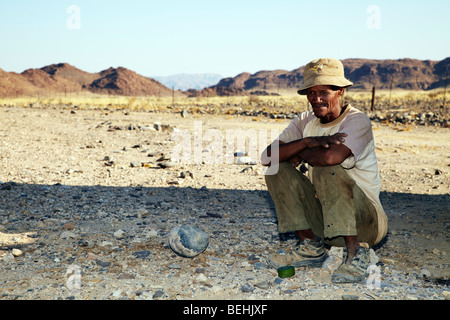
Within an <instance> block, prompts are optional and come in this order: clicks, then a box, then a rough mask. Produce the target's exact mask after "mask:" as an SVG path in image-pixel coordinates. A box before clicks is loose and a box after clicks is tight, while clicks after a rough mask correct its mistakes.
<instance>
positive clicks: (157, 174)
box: [0, 107, 450, 300]
mask: <svg viewBox="0 0 450 320" xmlns="http://www.w3.org/2000/svg"><path fill="white" fill-rule="evenodd" d="M288 123H289V120H287V119H286V120H284V119H269V118H255V117H243V116H225V115H224V116H220V115H216V116H211V115H207V114H205V115H188V116H186V117H181V116H180V114H177V113H171V114H169V113H144V112H142V113H140V112H124V111H111V110H90V111H86V110H70V109H64V108H56V107H55V108H43V109H30V108H19V107H16V108H4V107H2V108H0V299H5V300H15V299H19V300H57V299H62V300H67V299H80V300H109V299H131V300H139V299H146V300H151V299H153V300H156V299H158V300H203V299H219V300H227V299H233V300H254V299H257V300H272V299H276V300H311V299H320V300H322V299H323V300H342V299H353V300H355V299H358V300H380V299H381V300H399V299H402V300H403V299H408V300H445V299H449V298H450V289H449V288H448V279H449V273H450V272H449V257H448V255H447V254H448V249H449V240H448V231H449V226H450V224H449V199H450V197H449V190H450V188H449V181H448V168H449V163H450V160H449V157H450V155H449V153H448V150H450V148H449V147H450V141H449V139H448V130H449V129H448V128H442V127H430V126H416V127H412V126H408V127H402V126H398V125H397V126H388V125H382V124H379V123H376V122H374V123H373V126H374V134H375V139H376V145H377V155H378V161H379V168H380V172H381V176H382V183H383V185H382V194H381V200H382V203H383V205H384V207H385V211H386V213H387V215H388V218H389V228H390V230H389V234H388V236H387V237H386V238H385V239H384V241H383V242H382V243H380V244H379V245H377V246H376V247H375V248H374V251H373V252H372V258H373V263H374V264H375V267H374V273H373V274H372V275H371V278H370V279H371V281H369V282H363V283H357V284H334V283H332V282H331V281H330V278H331V271H330V269H332V268H333V267H334V266H333V263H332V262H335V261H338V260H339V250H336V249H337V248H328V249H329V250H330V254H331V255H332V257H334V258H333V259H334V260H333V259H330V260H329V264H327V265H326V266H324V267H323V268H318V269H301V268H299V269H297V270H296V275H295V276H294V277H291V278H283V279H282V278H278V277H277V273H276V270H271V269H267V267H266V265H265V256H266V255H267V254H269V253H271V252H273V251H277V250H280V249H283V250H288V249H289V248H290V247H292V246H293V245H294V244H295V243H296V239H295V237H294V235H293V234H279V233H278V231H277V220H276V215H275V211H274V207H273V203H272V201H271V198H270V195H269V193H268V192H267V189H266V186H265V182H264V175H263V170H264V168H263V167H262V166H261V165H259V164H242V165H241V164H236V161H237V160H238V159H239V157H234V155H230V156H229V157H223V158H222V161H219V162H218V163H211V161H209V160H208V159H209V158H208V157H207V155H208V150H209V149H208V147H211V146H213V142H212V141H219V140H220V139H218V136H217V135H215V134H217V133H218V132H219V133H221V135H222V138H223V140H224V141H222V142H227V139H225V138H224V137H226V133H227V132H228V133H230V132H231V133H232V131H231V130H233V129H238V128H240V129H243V130H246V131H245V132H247V133H248V132H253V131H251V130H254V132H256V133H257V135H258V137H261V136H262V137H263V138H264V136H263V134H264V133H268V136H269V140H270V130H271V129H276V130H279V131H281V130H282V129H283V128H284V127H286V126H287V124H288ZM180 132H181V133H184V134H185V135H184V136H186V134H189V135H190V138H192V139H188V140H183V141H184V142H183V144H182V143H181V142H180V141H181V140H179V138H177V137H178V135H177V134H179V133H180ZM198 132H203V135H201V139H203V140H200V141H202V144H201V146H200V149H198V150H201V154H202V155H203V158H202V160H203V163H202V161H200V162H195V161H194V160H192V159H194V157H195V150H197V149H195V148H196V147H198V146H199V145H198V142H199V140H198V136H196V133H198ZM211 137H213V138H211ZM214 137H215V138H214ZM196 139H197V140H196ZM187 142H189V143H187ZM190 142H192V144H190ZM263 144H264V146H265V145H266V144H267V143H263ZM180 146H183V147H184V148H185V149H184V150H192V155H193V156H192V158H190V159H191V160H192V161H190V163H189V161H185V162H184V163H183V164H180V163H176V164H173V163H167V161H168V158H169V157H170V154H171V152H172V150H174V148H176V147H180ZM214 146H216V145H215V144H214ZM189 148H190V149H189ZM223 148H224V150H225V148H226V144H225V143H224V144H223ZM233 151H234V152H237V151H239V150H237V148H234V150H233ZM259 151H260V150H258V152H259ZM261 151H262V150H261ZM197 154H198V153H197ZM249 156H252V154H250V155H249ZM252 158H255V157H254V156H253V157H252ZM252 160H257V159H252ZM164 163H165V165H163V164H164ZM182 224H189V225H193V226H197V227H198V228H200V229H202V230H203V231H205V232H206V233H207V234H208V236H209V246H208V248H207V249H206V250H205V251H204V252H203V253H201V254H200V255H198V256H196V257H195V258H182V257H180V256H178V255H176V254H175V253H174V252H173V251H172V250H171V249H170V247H169V245H168V234H169V232H170V230H171V229H172V228H174V227H175V226H178V225H182Z"/></svg>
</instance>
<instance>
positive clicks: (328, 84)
mask: <svg viewBox="0 0 450 320" xmlns="http://www.w3.org/2000/svg"><path fill="white" fill-rule="evenodd" d="M303 78H304V84H303V85H302V86H301V87H300V88H299V90H298V93H299V94H300V95H306V97H307V99H308V101H309V103H310V104H311V106H312V111H307V112H303V113H301V114H300V115H298V116H297V117H295V118H294V119H293V120H292V122H291V123H290V124H289V125H288V127H287V128H286V129H285V130H284V131H283V132H282V133H281V135H280V136H279V137H278V138H277V139H276V140H275V141H273V142H272V143H271V144H270V145H269V146H268V147H267V148H266V150H265V151H264V152H263V153H262V155H261V162H262V164H263V165H265V166H269V168H270V169H275V170H273V173H274V174H266V176H265V178H266V184H267V188H268V190H269V192H270V195H271V196H272V199H273V202H274V204H275V210H276V213H277V218H278V230H279V232H280V233H285V232H294V231H295V232H296V234H297V236H298V238H299V242H298V245H297V246H296V247H295V248H294V249H292V250H291V251H290V252H289V253H287V254H282V253H273V254H270V255H269V256H268V257H267V262H268V264H269V266H270V267H273V268H279V267H281V266H286V265H291V266H294V267H305V266H306V267H321V266H322V263H323V262H324V261H325V259H326V258H327V254H326V250H325V248H324V244H328V245H332V246H340V247H344V260H343V262H342V264H341V265H340V266H339V267H338V268H337V269H336V270H335V271H334V272H333V274H332V277H331V280H332V282H336V283H343V282H359V281H361V280H363V279H365V278H366V277H367V268H368V267H369V265H370V263H369V248H370V247H372V246H374V245H375V244H377V243H379V242H380V241H381V240H382V239H383V238H384V236H385V235H386V233H387V228H388V227H387V217H386V214H385V212H384V210H383V207H382V205H381V202H380V199H379V194H380V185H381V181H380V176H379V172H378V166H377V159H376V155H375V145H374V138H373V133H372V126H371V123H370V120H369V118H368V117H367V116H366V115H365V114H364V113H363V112H361V111H359V110H358V109H356V108H354V107H352V106H351V105H350V104H347V105H342V104H341V101H340V97H341V96H342V95H343V94H344V91H345V88H348V87H350V86H352V85H353V83H352V82H350V81H349V80H348V79H346V78H345V75H344V67H343V65H342V63H341V62H340V61H339V60H336V59H317V60H314V61H312V62H310V63H308V64H307V65H306V66H305V71H304V74H303ZM275 144H277V145H276V146H275ZM275 147H277V148H275ZM272 149H273V150H274V153H275V152H276V150H277V149H278V161H276V162H277V163H271V161H273V159H276V158H274V157H272V156H273V155H272V154H271V150H272ZM301 162H305V163H307V164H308V167H309V170H308V177H306V176H305V175H304V174H302V173H301V172H300V171H299V170H297V169H296V168H297V166H298V165H299V164H300V163H301ZM275 172H276V173H275Z"/></svg>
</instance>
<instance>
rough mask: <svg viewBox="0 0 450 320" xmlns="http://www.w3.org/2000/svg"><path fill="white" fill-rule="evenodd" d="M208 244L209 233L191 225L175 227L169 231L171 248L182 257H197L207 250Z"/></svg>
mask: <svg viewBox="0 0 450 320" xmlns="http://www.w3.org/2000/svg"><path fill="white" fill-rule="evenodd" d="M208 244H209V237H208V235H207V234H206V233H205V232H204V231H202V230H200V229H199V228H196V227H193V226H190V225H182V226H178V227H175V228H173V229H172V230H171V231H170V233H169V245H170V248H171V249H172V250H173V251H174V252H175V253H176V254H178V255H180V256H182V257H186V258H192V257H195V256H197V255H199V254H200V253H202V252H203V251H205V249H206V248H207V247H208Z"/></svg>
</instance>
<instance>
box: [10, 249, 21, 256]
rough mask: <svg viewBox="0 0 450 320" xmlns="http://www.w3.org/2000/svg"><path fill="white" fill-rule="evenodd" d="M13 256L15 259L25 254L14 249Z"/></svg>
mask: <svg viewBox="0 0 450 320" xmlns="http://www.w3.org/2000/svg"><path fill="white" fill-rule="evenodd" d="M11 254H12V255H13V256H14V257H20V256H21V255H22V254H23V252H22V250H19V249H12V251H11Z"/></svg>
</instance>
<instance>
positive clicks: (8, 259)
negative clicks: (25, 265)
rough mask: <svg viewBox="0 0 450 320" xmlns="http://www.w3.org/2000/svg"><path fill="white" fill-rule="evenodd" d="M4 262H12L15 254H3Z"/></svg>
mask: <svg viewBox="0 0 450 320" xmlns="http://www.w3.org/2000/svg"><path fill="white" fill-rule="evenodd" d="M3 261H4V262H12V261H14V256H13V255H12V254H11V253H7V254H6V255H5V256H3Z"/></svg>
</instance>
